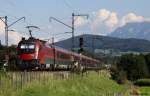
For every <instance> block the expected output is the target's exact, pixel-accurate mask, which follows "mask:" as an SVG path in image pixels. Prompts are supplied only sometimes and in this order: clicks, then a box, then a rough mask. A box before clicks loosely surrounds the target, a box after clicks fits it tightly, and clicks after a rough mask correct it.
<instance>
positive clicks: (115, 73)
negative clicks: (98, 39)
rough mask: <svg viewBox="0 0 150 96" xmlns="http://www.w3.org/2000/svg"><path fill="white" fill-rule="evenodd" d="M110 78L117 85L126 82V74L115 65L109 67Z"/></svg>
mask: <svg viewBox="0 0 150 96" xmlns="http://www.w3.org/2000/svg"><path fill="white" fill-rule="evenodd" d="M111 78H112V79H113V80H115V81H116V82H117V83H118V84H124V83H125V82H126V72H125V71H123V70H119V69H118V68H117V66H116V65H113V67H111Z"/></svg>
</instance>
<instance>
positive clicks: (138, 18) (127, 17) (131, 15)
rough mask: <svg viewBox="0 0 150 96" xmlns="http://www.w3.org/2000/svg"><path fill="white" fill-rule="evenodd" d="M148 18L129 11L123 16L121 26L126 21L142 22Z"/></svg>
mask: <svg viewBox="0 0 150 96" xmlns="http://www.w3.org/2000/svg"><path fill="white" fill-rule="evenodd" d="M145 20H146V19H145V18H144V17H143V16H138V15H136V14H134V13H128V14H127V15H125V16H123V17H122V19H121V26H122V25H125V24H126V23H130V22H142V21H145Z"/></svg>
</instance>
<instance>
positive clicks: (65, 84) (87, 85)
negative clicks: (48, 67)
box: [17, 72, 128, 96]
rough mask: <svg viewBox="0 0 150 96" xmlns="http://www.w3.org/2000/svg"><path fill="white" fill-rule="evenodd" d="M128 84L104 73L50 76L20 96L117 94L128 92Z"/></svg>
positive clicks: (20, 93)
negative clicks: (62, 76) (118, 82)
mask: <svg viewBox="0 0 150 96" xmlns="http://www.w3.org/2000/svg"><path fill="white" fill-rule="evenodd" d="M127 90H128V86H127V85H118V84H117V83H115V82H114V81H112V80H110V79H109V78H108V76H106V75H104V74H101V75H99V74H97V73H94V72H91V73H89V74H88V75H87V76H81V75H73V76H71V77H69V78H68V79H59V78H50V79H49V82H47V83H45V82H44V81H42V82H38V81H35V82H32V83H30V84H28V85H27V86H25V87H24V88H23V89H22V90H20V91H19V92H18V93H17V95H18V96H117V95H123V94H127V93H126V92H127Z"/></svg>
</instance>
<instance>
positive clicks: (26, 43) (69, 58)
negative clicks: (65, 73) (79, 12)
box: [17, 37, 100, 71]
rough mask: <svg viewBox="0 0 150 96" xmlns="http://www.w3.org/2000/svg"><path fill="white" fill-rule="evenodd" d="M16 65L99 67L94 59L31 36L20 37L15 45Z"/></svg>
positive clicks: (30, 67)
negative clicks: (17, 60) (26, 37)
mask: <svg viewBox="0 0 150 96" xmlns="http://www.w3.org/2000/svg"><path fill="white" fill-rule="evenodd" d="M17 54H18V55H17V56H18V59H19V62H18V65H19V68H20V69H22V70H58V69H64V70H82V71H83V70H91V69H99V68H100V63H99V61H98V60H96V59H92V58H90V57H87V56H84V55H82V54H78V53H75V52H72V51H68V50H66V49H63V48H60V47H58V46H55V45H54V44H50V43H48V42H47V41H44V40H39V39H36V38H33V37H30V38H29V39H25V38H22V40H21V41H20V42H19V44H18V46H17Z"/></svg>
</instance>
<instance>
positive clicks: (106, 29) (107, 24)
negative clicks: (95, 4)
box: [78, 9, 150, 35]
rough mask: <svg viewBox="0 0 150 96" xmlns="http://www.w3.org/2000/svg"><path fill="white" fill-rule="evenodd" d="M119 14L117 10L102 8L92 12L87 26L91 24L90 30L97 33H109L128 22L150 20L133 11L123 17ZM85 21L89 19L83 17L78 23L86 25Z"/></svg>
mask: <svg viewBox="0 0 150 96" xmlns="http://www.w3.org/2000/svg"><path fill="white" fill-rule="evenodd" d="M118 15H119V14H118V13H117V12H114V11H110V10H107V9H100V10H99V11H97V12H92V20H91V21H90V20H89V21H90V22H89V25H88V26H87V27H89V26H90V31H91V32H94V33H95V34H99V35H108V34H109V33H111V32H112V31H114V30H115V29H116V28H118V27H121V26H123V25H125V24H127V23H130V22H142V21H150V19H149V18H145V17H143V16H140V15H137V14H135V13H132V12H131V13H128V14H126V15H124V16H122V17H121V16H120V17H119V16H118ZM81 22H82V23H81ZM85 22H87V21H85V20H84V19H82V20H80V23H79V24H78V25H82V24H84V25H86V23H85Z"/></svg>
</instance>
